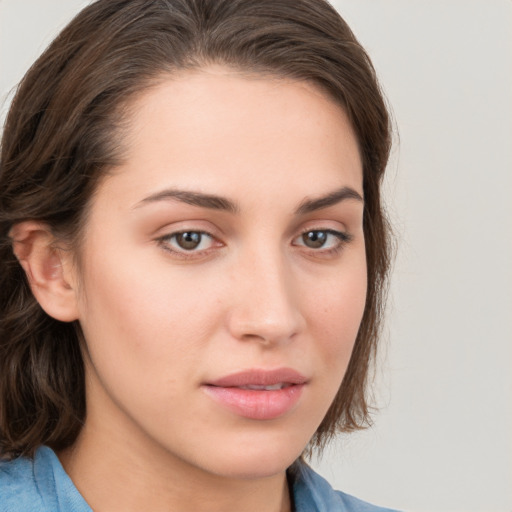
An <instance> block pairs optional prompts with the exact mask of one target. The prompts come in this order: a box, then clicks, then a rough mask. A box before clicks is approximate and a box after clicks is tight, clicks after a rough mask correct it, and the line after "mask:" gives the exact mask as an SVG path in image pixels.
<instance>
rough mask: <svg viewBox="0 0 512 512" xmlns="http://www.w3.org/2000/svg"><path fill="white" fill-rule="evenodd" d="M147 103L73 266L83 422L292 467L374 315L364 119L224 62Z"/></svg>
mask: <svg viewBox="0 0 512 512" xmlns="http://www.w3.org/2000/svg"><path fill="white" fill-rule="evenodd" d="M133 107H134V108H133V111H132V112H133V113H132V117H131V121H130V126H129V130H128V133H127V135H126V138H125V144H126V145H127V147H128V150H127V153H126V155H125V156H126V158H125V160H124V162H123V163H122V164H121V165H120V166H119V167H117V168H115V169H114V170H113V171H112V173H111V175H109V176H108V177H107V178H106V179H105V180H104V181H103V182H102V183H101V185H100V186H99V188H98V190H97V193H96V195H95V196H94V198H93V201H92V204H91V210H90V215H89V217H88V220H87V225H86V229H85V238H84V244H83V247H82V254H81V267H80V269H79V272H78V275H77V276H76V282H78V281H79V282H80V286H79V288H80V293H79V294H78V308H79V321H80V324H81V326H82V328H83V331H84V335H85V339H86V345H87V351H88V354H86V375H87V404H88V415H87V420H86V425H85V429H84V431H83V434H82V437H84V436H85V438H87V436H89V442H90V441H91V439H92V440H93V442H94V440H95V439H96V440H98V441H99V440H100V439H103V440H105V439H108V443H110V445H109V447H110V449H112V450H115V449H118V448H119V449H120V447H126V449H129V450H130V451H131V452H132V453H133V452H138V451H140V452H141V453H145V454H151V456H152V457H153V458H156V457H160V458H161V460H167V461H172V462H173V463H174V464H175V465H181V466H182V467H183V468H185V467H188V468H193V469H194V470H200V471H206V472H208V473H210V474H211V473H213V474H217V475H225V476H226V475H227V476H237V477H240V476H242V477H256V476H265V475H271V474H276V473H278V472H282V471H283V470H284V469H285V468H286V467H287V466H288V465H290V464H291V463H292V462H293V460H294V459H295V458H297V457H298V456H299V455H300V453H301V452H302V451H303V449H304V447H305V446H306V444H307V443H308V440H309V439H310V438H311V436H312V435H313V434H314V432H315V431H316V429H317V427H318V425H319V424H320V422H321V421H322V419H323V417H324V415H325V413H326V411H327V409H328V408H329V406H330V404H331V402H332V401H333V399H334V397H335V394H336V392H337V390H338V388H339V386H340V383H341V380H342V378H343V376H344V373H345V370H346V368H347V364H348V361H349V358H350V355H351V352H352V348H353V344H354V340H355V338H356V334H357V331H358V328H359V324H360V321H361V317H362V314H363V309H364V304H365V294H366V263H365V242H364V236H363V229H362V216H363V201H362V195H363V192H362V167H361V160H360V156H359V153H358V147H357V143H356V139H355V136H354V133H353V131H352V129H351V126H350V124H349V122H348V121H347V118H346V116H345V114H344V112H343V111H342V109H341V108H340V107H339V106H337V105H336V104H334V103H333V102H332V101H331V100H330V99H329V98H327V97H326V96H325V95H324V94H323V93H322V92H320V91H319V90H318V89H316V88H315V87H313V86H311V85H309V84H307V83H304V82H300V81H295V82H294V81H288V80H284V79H269V78H263V77H258V76H255V77H247V76H241V75H240V74H237V73H236V72H234V71H230V70H228V69H225V68H220V67H215V68H213V67H212V68H208V69H206V70H202V71H195V72H187V73H182V74H180V75H178V76H175V77H173V78H170V79H166V80H165V81H163V82H161V83H160V84H159V85H157V86H155V87H154V88H153V89H151V90H149V91H148V92H146V93H145V94H144V95H143V96H141V97H140V98H138V100H137V101H136V103H135V104H134V105H133Z"/></svg>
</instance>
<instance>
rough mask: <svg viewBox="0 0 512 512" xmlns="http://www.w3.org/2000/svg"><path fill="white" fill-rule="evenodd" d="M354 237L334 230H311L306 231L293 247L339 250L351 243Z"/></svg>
mask: <svg viewBox="0 0 512 512" xmlns="http://www.w3.org/2000/svg"><path fill="white" fill-rule="evenodd" d="M351 239H352V237H351V236H350V235H349V234H347V233H344V232H343V231H336V230H334V229H310V230H308V231H304V233H302V234H301V235H300V236H298V237H297V238H295V239H294V241H293V245H298V246H303V247H307V248H308V249H314V250H315V249H316V250H318V249H322V250H324V251H325V250H327V251H329V250H334V251H335V250H337V249H341V247H342V246H343V244H345V243H347V242H350V240H351Z"/></svg>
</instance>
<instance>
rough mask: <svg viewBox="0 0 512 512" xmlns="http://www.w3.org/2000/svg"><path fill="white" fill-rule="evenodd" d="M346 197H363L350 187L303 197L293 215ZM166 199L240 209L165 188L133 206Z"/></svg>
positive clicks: (212, 198) (212, 197)
mask: <svg viewBox="0 0 512 512" xmlns="http://www.w3.org/2000/svg"><path fill="white" fill-rule="evenodd" d="M347 199H355V200H357V201H361V202H363V198H362V197H361V195H360V194H359V192H357V191H355V190H354V189H353V188H350V187H342V188H340V189H338V190H335V191H334V192H331V193H329V194H327V195H325V196H321V197H317V198H314V199H305V200H304V201H302V202H301V203H300V205H299V206H298V208H297V209H296V210H295V215H304V214H306V213H311V212H314V211H316V210H321V209H323V208H328V207H329V206H334V205H335V204H338V203H340V202H342V201H346V200H347ZM168 200H176V201H180V202H182V203H186V204H190V205H192V206H198V207H200V208H209V209H211V210H220V211H226V212H229V213H235V214H236V213H238V212H239V211H240V208H239V207H238V205H237V204H236V203H235V202H233V201H231V200H230V199H227V198H225V197H221V196H217V195H214V194H204V193H202V192H192V191H188V190H178V189H166V190H162V191H161V192H156V193H155V194H151V195H150V196H148V197H146V198H144V199H142V201H140V202H138V203H137V204H136V205H135V206H134V208H139V207H140V206H143V205H145V204H150V203H155V202H159V201H168Z"/></svg>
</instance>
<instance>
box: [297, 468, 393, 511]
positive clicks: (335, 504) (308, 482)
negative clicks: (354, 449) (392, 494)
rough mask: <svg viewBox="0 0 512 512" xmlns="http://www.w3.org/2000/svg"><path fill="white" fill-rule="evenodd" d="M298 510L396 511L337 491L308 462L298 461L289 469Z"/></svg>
mask: <svg viewBox="0 0 512 512" xmlns="http://www.w3.org/2000/svg"><path fill="white" fill-rule="evenodd" d="M289 475H290V478H291V481H292V485H293V496H294V500H295V509H296V511H297V512H306V511H307V512H313V511H314V512H396V511H392V510H391V509H387V508H382V507H378V506H375V505H371V504H370V503H367V502H366V501H362V500H360V499H358V498H355V497H354V496H350V495H349V494H346V493H344V492H341V491H335V490H334V489H333V488H332V487H331V485H330V484H329V483H328V482H327V481H326V480H325V479H324V478H322V477H321V476H320V475H319V474H318V473H316V472H315V471H313V469H311V468H310V467H309V466H308V465H307V464H305V463H303V462H300V461H297V462H295V464H293V466H292V467H291V468H290V470H289Z"/></svg>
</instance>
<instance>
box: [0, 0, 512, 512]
mask: <svg viewBox="0 0 512 512" xmlns="http://www.w3.org/2000/svg"><path fill="white" fill-rule="evenodd" d="M255 1H257V0H255ZM87 3H88V2H87V1H84V0H0V104H1V114H2V116H3V115H5V111H6V109H7V106H8V102H9V99H10V94H9V91H11V89H12V88H13V87H14V86H15V84H16V83H17V82H18V80H19V79H20V78H21V77H22V75H23V74H24V72H25V71H26V70H27V68H28V67H29V65H30V64H31V63H32V62H33V60H34V59H35V58H36V57H37V55H38V54H39V53H40V52H41V51H42V50H43V49H44V47H45V46H46V45H47V44H48V43H49V42H50V40H51V39H52V38H53V37H54V36H55V35H56V33H57V31H58V30H59V29H61V28H62V27H63V26H64V24H65V23H66V22H67V21H69V19H71V17H72V16H73V15H74V14H75V13H76V12H77V11H78V10H79V9H80V8H81V7H83V6H85V5H86V4H87ZM333 3H334V5H335V6H336V7H337V8H338V9H339V11H340V13H341V14H342V16H343V17H344V18H345V19H346V20H347V21H348V23H349V24H350V25H351V27H352V28H353V30H354V32H355V33H356V35H357V36H358V37H359V39H360V41H361V42H362V43H363V45H364V46H365V47H366V48H367V50H368V52H369V53H370V55H371V57H372V58H373V60H374V64H375V66H376V68H377V71H378V73H379V75H380V78H381V81H382V84H383V86H384V89H385V92H386V94H387V96H388V98H389V101H390V103H391V105H392V108H393V111H394V115H395V118H396V123H397V126H398V128H399V132H400V141H399V143H397V144H396V145H395V149H394V153H393V158H392V161H391V164H390V166H389V171H388V181H387V184H386V189H387V196H388V204H389V211H390V215H391V217H392V219H393V222H394V225H395V230H396V232H397V237H398V241H399V246H400V249H399V253H398V256H397V262H396V265H395V272H394V277H393V285H392V290H391V301H390V310H389V314H388V322H387V328H386V336H385V339H383V351H382V353H381V355H382V361H381V365H380V367H379V370H378V374H377V386H376V399H377V403H378V405H379V406H380V412H379V413H378V414H377V415H376V417H375V425H374V427H373V428H372V429H370V430H369V431H366V432H364V433H358V434H355V435H351V436H348V437H343V438H341V439H340V440H339V442H338V443H336V444H335V445H334V446H332V447H331V448H330V449H329V450H328V451H327V453H326V454H325V456H324V458H323V460H321V461H316V462H315V466H316V467H317V468H318V469H319V470H320V472H321V473H323V474H324V475H325V476H326V477H327V478H328V479H329V480H330V482H331V483H332V484H333V485H334V486H335V487H337V488H339V489H342V490H344V491H346V492H349V493H352V494H355V495H358V496H360V497H363V498H365V499H367V500H369V501H373V502H375V503H378V504H383V505H387V506H393V507H396V508H400V509H403V510H408V511H411V512H427V511H436V512H455V511H457V512H477V511H478V512H494V511H495V512H498V511H499V512H501V511H503V512H511V511H512V320H511V316H512V200H511V197H512V30H511V29H512V2H511V1H510V0H446V1H441V0H337V1H334V2H333Z"/></svg>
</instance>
